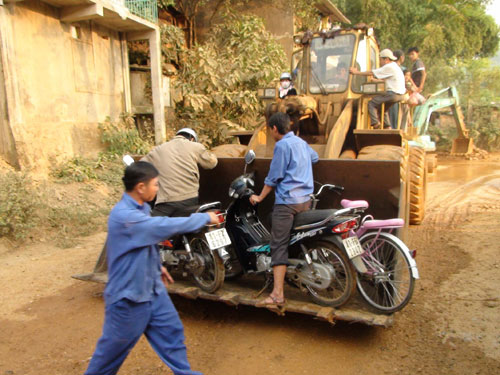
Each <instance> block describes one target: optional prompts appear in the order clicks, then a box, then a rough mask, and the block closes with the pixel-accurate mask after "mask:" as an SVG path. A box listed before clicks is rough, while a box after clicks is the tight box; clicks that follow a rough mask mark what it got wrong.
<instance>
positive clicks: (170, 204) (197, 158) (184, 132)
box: [142, 128, 217, 216]
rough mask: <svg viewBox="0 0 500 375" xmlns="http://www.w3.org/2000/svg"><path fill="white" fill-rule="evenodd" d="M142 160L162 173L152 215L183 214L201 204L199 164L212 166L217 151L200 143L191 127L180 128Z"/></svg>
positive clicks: (213, 166)
mask: <svg viewBox="0 0 500 375" xmlns="http://www.w3.org/2000/svg"><path fill="white" fill-rule="evenodd" d="M142 160H143V161H147V162H149V163H151V164H153V165H154V166H155V167H156V169H158V171H159V173H160V175H159V177H158V182H159V185H160V189H159V190H158V195H157V197H156V203H155V206H154V209H153V212H152V214H151V215H152V216H184V215H185V211H186V208H188V207H193V206H196V205H197V204H198V190H199V188H200V183H199V180H200V171H199V166H201V167H202V168H203V169H213V168H215V166H216V165H217V157H216V156H215V154H214V153H212V152H211V151H209V150H207V149H206V148H205V146H203V145H202V144H201V143H198V135H197V134H196V132H195V131H194V130H193V129H191V128H182V129H180V130H179V131H178V132H177V133H176V135H175V137H174V138H173V139H172V140H170V141H168V142H165V143H163V144H161V145H159V146H156V147H155V148H154V149H153V150H151V151H150V152H149V154H147V155H146V156H145V157H144V158H142Z"/></svg>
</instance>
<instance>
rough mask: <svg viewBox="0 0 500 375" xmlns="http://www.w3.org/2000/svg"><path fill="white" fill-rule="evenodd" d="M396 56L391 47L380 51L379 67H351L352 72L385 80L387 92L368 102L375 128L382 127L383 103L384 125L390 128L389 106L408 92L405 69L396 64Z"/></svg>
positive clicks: (371, 123)
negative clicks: (368, 68) (359, 68)
mask: <svg viewBox="0 0 500 375" xmlns="http://www.w3.org/2000/svg"><path fill="white" fill-rule="evenodd" d="M396 60H397V59H396V57H395V56H394V54H393V53H392V51H391V50H390V49H387V48H386V49H384V50H382V52H380V65H381V67H380V68H378V69H373V70H369V71H366V72H360V71H358V70H357V69H356V68H351V69H349V71H350V72H351V74H357V75H362V76H374V77H375V78H377V79H382V80H384V81H385V93H383V94H380V95H376V96H374V97H373V98H372V100H370V101H369V102H368V113H369V114H370V125H371V126H372V127H373V128H374V129H378V128H380V118H379V112H380V108H381V107H382V103H385V115H384V127H385V128H390V120H389V108H390V107H391V106H392V105H393V104H394V103H396V102H399V101H401V100H403V96H404V94H405V92H406V88H405V77H404V74H403V71H402V70H401V68H400V67H399V65H398V64H396V62H395V61H396Z"/></svg>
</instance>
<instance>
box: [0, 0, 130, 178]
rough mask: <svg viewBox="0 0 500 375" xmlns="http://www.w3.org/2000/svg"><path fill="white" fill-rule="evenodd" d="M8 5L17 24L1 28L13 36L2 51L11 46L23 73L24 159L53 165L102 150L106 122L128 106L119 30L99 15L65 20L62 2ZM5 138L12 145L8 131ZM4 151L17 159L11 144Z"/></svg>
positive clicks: (20, 139) (19, 125) (26, 163)
mask: <svg viewBox="0 0 500 375" xmlns="http://www.w3.org/2000/svg"><path fill="white" fill-rule="evenodd" d="M3 8H4V9H3V11H4V12H5V13H4V19H5V14H7V17H8V18H10V25H3V26H1V27H2V30H4V29H5V28H9V27H10V30H7V31H8V32H10V40H9V41H8V43H7V44H5V43H4V44H3V45H2V47H3V49H4V50H3V51H0V52H2V53H3V54H4V55H5V54H6V53H7V52H8V55H9V64H10V74H13V75H15V77H16V80H15V82H14V83H15V87H13V90H17V96H18V102H17V103H15V105H16V108H15V110H16V116H15V118H11V119H9V124H10V131H11V133H12V135H13V139H14V141H15V150H16V154H17V160H18V163H19V165H20V166H21V167H22V168H34V169H42V170H44V169H45V170H46V169H47V168H48V166H49V164H50V162H51V161H53V160H55V161H60V160H63V159H65V158H69V157H72V156H74V155H92V154H96V153H97V151H99V150H100V149H101V147H102V146H101V144H100V142H99V134H98V131H97V125H98V123H99V122H102V121H104V120H105V119H106V117H107V116H110V117H111V118H112V119H116V118H117V117H118V115H119V114H120V113H121V112H123V111H124V99H123V98H124V94H123V91H124V83H123V82H124V80H123V64H122V52H121V43H120V38H119V35H118V33H117V32H116V31H112V30H109V29H106V28H104V27H102V26H98V25H96V24H95V23H93V22H92V21H84V22H79V23H76V24H73V25H76V26H77V27H76V28H75V27H72V26H71V25H69V24H66V23H63V22H61V21H60V20H59V10H58V9H57V8H54V7H51V6H49V5H47V4H45V3H42V2H39V1H24V2H21V3H16V4H6V5H5V6H4V7H3ZM8 18H7V19H8ZM6 48H8V49H9V51H6V50H5V49H6ZM4 61H5V59H4ZM0 83H1V81H0ZM0 93H1V90H0ZM7 95H9V92H8V91H7ZM1 99H2V97H1V94H0V100H1ZM7 133H8V132H7ZM0 137H2V141H1V142H0V144H6V142H5V139H6V138H5V137H6V132H5V131H3V130H2V131H1V132H0ZM10 149H11V150H12V147H11V148H10ZM0 153H1V156H2V157H3V158H4V159H6V161H7V162H9V163H10V164H12V160H11V159H12V158H9V157H8V153H7V152H6V148H5V147H2V148H0Z"/></svg>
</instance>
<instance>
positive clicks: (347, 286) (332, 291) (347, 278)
mask: <svg viewBox="0 0 500 375" xmlns="http://www.w3.org/2000/svg"><path fill="white" fill-rule="evenodd" d="M306 246H307V247H308V249H309V250H315V252H313V253H312V256H311V257H312V260H313V262H319V263H321V264H328V265H330V266H332V267H333V270H334V275H333V276H334V277H333V280H332V282H331V283H330V286H329V287H328V288H326V289H317V288H314V287H313V286H311V285H305V287H306V288H307V290H308V292H309V295H310V296H311V298H312V299H313V300H314V302H316V303H318V304H319V305H323V306H331V307H340V306H342V305H344V304H345V303H347V301H349V299H350V298H351V295H352V293H353V292H354V289H355V288H356V281H355V279H354V271H353V270H352V267H351V264H350V263H349V260H348V259H347V257H346V256H345V254H344V253H343V252H342V251H341V250H340V249H339V248H338V247H337V246H335V245H334V244H333V243H331V242H327V241H314V242H311V243H309V244H308V245H306Z"/></svg>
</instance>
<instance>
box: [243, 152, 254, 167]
mask: <svg viewBox="0 0 500 375" xmlns="http://www.w3.org/2000/svg"><path fill="white" fill-rule="evenodd" d="M254 160H255V151H254V150H249V151H248V152H247V154H246V155H245V163H246V164H252V163H253V161H254Z"/></svg>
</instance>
